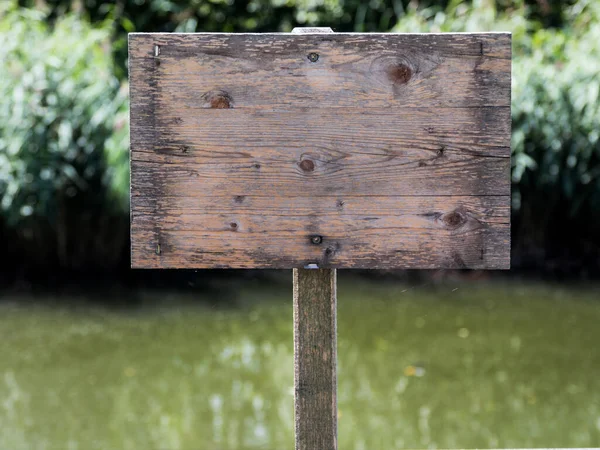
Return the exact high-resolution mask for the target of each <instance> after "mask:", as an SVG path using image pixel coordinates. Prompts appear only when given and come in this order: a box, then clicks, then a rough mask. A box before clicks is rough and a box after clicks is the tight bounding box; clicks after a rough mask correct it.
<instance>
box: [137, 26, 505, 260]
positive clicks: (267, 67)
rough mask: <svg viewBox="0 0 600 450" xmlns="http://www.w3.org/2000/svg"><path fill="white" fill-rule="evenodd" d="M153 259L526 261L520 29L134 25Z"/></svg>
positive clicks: (146, 229) (146, 224)
mask: <svg viewBox="0 0 600 450" xmlns="http://www.w3.org/2000/svg"><path fill="white" fill-rule="evenodd" d="M129 57H130V59H129V70H130V83H131V84H130V91H131V239H132V266H133V267H137V268H293V267H305V266H307V265H308V264H316V265H317V266H318V267H330V268H404V269H415V268H478V269H505V268H508V267H509V265H510V83H511V38H510V34H505V33H484V34H344V33H334V34H329V35H327V34H303V35H295V34H221V33H218V34H214V33H206V34H204V33H200V34H153V33H150V34H143V33H142V34H137V33H136V34H130V36H129Z"/></svg>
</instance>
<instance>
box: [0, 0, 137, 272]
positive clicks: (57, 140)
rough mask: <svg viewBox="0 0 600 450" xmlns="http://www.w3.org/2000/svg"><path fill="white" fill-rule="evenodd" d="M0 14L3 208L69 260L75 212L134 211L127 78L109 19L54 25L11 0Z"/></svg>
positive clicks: (14, 223)
mask: <svg viewBox="0 0 600 450" xmlns="http://www.w3.org/2000/svg"><path fill="white" fill-rule="evenodd" d="M0 14H1V16H0V80H2V82H1V83H0V99H1V100H0V213H1V215H2V216H3V217H4V221H5V222H6V223H7V224H8V225H9V226H11V227H13V228H17V229H18V230H20V231H22V232H23V233H25V234H23V238H27V236H29V237H31V239H33V236H39V237H38V238H37V239H35V240H36V241H37V243H36V246H37V245H39V246H42V247H46V248H48V247H50V248H54V249H55V250H54V251H55V253H56V252H58V251H59V250H60V249H59V248H58V247H61V248H62V250H60V252H61V253H62V254H63V257H62V258H61V261H62V262H64V263H65V264H67V265H68V264H69V261H70V260H71V259H72V258H71V257H70V256H69V255H71V254H72V253H73V251H74V250H73V248H74V247H81V245H85V244H83V242H84V241H85V240H86V238H84V235H85V233H86V230H84V229H81V230H79V231H77V222H78V220H77V219H76V217H75V216H80V217H83V216H85V217H88V218H89V217H92V216H94V217H95V221H99V220H100V216H125V215H126V213H127V209H128V200H127V198H128V194H127V192H128V183H129V175H128V152H127V139H128V125H127V114H128V112H127V111H128V99H127V86H126V85H121V83H120V82H119V80H118V79H117V77H116V76H115V74H114V70H113V68H114V67H113V60H112V54H111V51H110V48H111V47H110V39H109V36H110V32H109V30H108V29H107V28H106V27H100V28H94V27H92V26H90V24H89V23H87V22H85V21H82V20H78V19H77V18H76V17H75V16H66V17H64V18H62V19H61V20H58V21H57V22H56V23H55V24H54V25H52V26H49V25H48V24H47V22H46V15H45V14H43V13H41V12H38V11H35V10H30V9H19V8H16V7H14V4H12V5H11V4H10V3H8V4H4V5H3V6H0ZM71 222H72V223H73V225H72V227H74V228H72V227H70V226H69V225H68V224H69V223H71ZM81 224H82V222H81V221H79V225H81ZM88 228H89V227H88ZM92 228H93V227H92ZM42 230H43V231H42ZM94 231H96V232H97V231H98V230H94ZM97 234H98V235H100V233H97ZM90 238H91V237H90ZM31 239H30V240H31ZM25 240H27V239H25ZM120 240H121V241H123V239H122V238H120ZM75 241H77V242H75ZM125 241H126V236H125ZM98 245H99V246H102V245H103V244H98ZM105 246H108V245H105ZM88 250H89V251H91V249H87V250H86V249H85V248H84V249H82V250H81V251H82V252H85V251H88ZM32 251H35V248H33V249H32ZM51 260H52V259H51ZM111 260H115V257H113V258H112V259H111Z"/></svg>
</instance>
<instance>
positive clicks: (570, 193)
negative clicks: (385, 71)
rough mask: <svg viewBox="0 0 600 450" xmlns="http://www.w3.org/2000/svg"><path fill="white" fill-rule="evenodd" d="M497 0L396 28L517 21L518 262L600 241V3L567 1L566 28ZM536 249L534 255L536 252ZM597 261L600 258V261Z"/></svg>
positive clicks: (422, 14)
mask: <svg viewBox="0 0 600 450" xmlns="http://www.w3.org/2000/svg"><path fill="white" fill-rule="evenodd" d="M527 16H528V12H527V6H526V5H525V4H524V3H518V2H515V3H513V9H512V10H504V11H503V12H499V11H498V10H497V8H496V3H495V2H494V1H492V0H474V1H473V3H472V4H470V5H469V4H465V3H461V2H452V3H451V4H450V5H449V6H448V8H446V9H445V10H441V9H439V8H428V9H419V10H417V9H412V10H410V11H408V14H407V15H406V16H405V17H404V18H403V19H402V20H401V21H400V22H399V23H398V24H397V25H396V27H395V30H396V31H404V32H429V31H431V32H447V31H469V32H475V31H511V32H512V33H513V79H512V130H513V135H512V166H513V167H512V181H513V216H514V217H513V219H514V220H513V248H514V249H515V250H516V251H515V252H514V254H515V255H516V256H517V261H516V262H517V265H519V264H520V263H521V262H522V263H525V261H526V260H527V259H530V260H531V261H530V262H531V263H533V264H538V263H541V262H543V261H544V262H547V261H548V259H549V258H551V257H552V256H554V257H556V259H557V260H560V258H563V259H564V258H565V257H566V256H565V255H566V254H567V253H572V254H576V255H575V258H580V257H582V255H583V254H585V253H587V254H590V255H591V256H592V259H593V258H594V257H593V255H594V254H595V255H598V254H599V252H598V246H599V245H600V229H599V228H598V226H597V223H598V221H599V220H600V139H599V137H600V95H599V92H600V76H599V75H598V74H600V3H599V2H597V1H595V0H579V1H578V2H577V3H575V4H573V5H572V6H570V7H568V8H565V11H564V16H565V20H566V24H565V27H564V28H563V29H545V28H543V27H542V26H541V24H539V23H536V22H532V21H528V20H526V17H527ZM534 253H535V257H531V258H529V256H533V254H534ZM595 258H596V259H595V260H593V261H591V262H592V263H593V264H595V265H596V266H598V265H599V264H600V261H598V260H597V257H595Z"/></svg>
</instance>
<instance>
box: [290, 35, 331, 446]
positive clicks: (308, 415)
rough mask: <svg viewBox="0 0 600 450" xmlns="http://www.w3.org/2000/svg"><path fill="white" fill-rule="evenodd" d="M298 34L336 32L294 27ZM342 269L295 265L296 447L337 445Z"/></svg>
mask: <svg viewBox="0 0 600 450" xmlns="http://www.w3.org/2000/svg"><path fill="white" fill-rule="evenodd" d="M292 33H295V34H306V33H333V30H332V29H331V28H326V27H325V28H294V30H293V31H292ZM336 290H337V273H336V269H310V268H306V269H294V415H295V436H296V450H312V449H327V450H336V449H337V373H336V368H337V326H336V316H337V311H336V309H337V294H336Z"/></svg>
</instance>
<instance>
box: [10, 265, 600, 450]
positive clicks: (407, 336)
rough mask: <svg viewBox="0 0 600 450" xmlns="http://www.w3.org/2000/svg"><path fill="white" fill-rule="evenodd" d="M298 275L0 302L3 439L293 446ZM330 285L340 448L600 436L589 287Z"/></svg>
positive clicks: (594, 308) (579, 442)
mask: <svg viewBox="0 0 600 450" xmlns="http://www.w3.org/2000/svg"><path fill="white" fill-rule="evenodd" d="M222 283H225V282H222ZM290 284H291V276H290V280H289V283H287V282H286V283H270V284H265V283H262V284H260V283H256V282H247V283H242V284H237V285H236V286H235V287H227V286H221V287H218V286H217V288H216V290H214V291H213V292H212V293H205V294H202V293H199V294H198V295H197V297H198V298H197V299H196V300H199V301H194V302H192V301H191V300H190V298H189V296H186V297H183V296H175V295H170V296H168V295H162V296H161V299H160V301H157V296H156V295H146V296H142V297H144V299H145V300H144V301H142V302H141V303H140V304H138V306H134V307H129V308H126V309H124V308H115V307H108V306H102V305H101V304H97V303H96V304H93V303H92V304H90V303H89V302H82V301H78V300H79V299H76V298H74V299H71V301H69V302H65V301H64V299H61V301H56V302H54V301H53V300H52V299H43V301H41V302H40V301H37V300H35V301H34V300H31V299H23V298H4V299H3V301H2V302H0V333H1V337H2V339H1V340H0V449H10V450H18V449H61V450H62V449H65V450H67V449H110V450H113V449H135V450H138V449H165V450H167V449H168V450H176V449H190V450H191V449H194V450H203V449H207V450H208V449H210V450H218V449H225V450H234V449H259V448H260V449H274V450H275V449H292V448H293V354H292V305H291V286H290ZM338 284H339V292H338V298H339V305H338V334H339V338H338V339H339V342H338V344H339V345H338V359H339V362H338V384H339V391H338V403H339V447H340V449H344V450H346V449H356V450H359V449H374V450H379V449H385V450H388V449H396V448H415V447H417V448H435V447H446V448H448V447H449V448H457V447H462V448H465V447H466V448H475V447H479V448H490V447H540V446H543V447H569V446H577V447H593V446H600V345H599V344H600V290H599V289H598V286H588V287H583V288H573V287H566V286H565V287H561V286H551V287H544V286H541V285H527V284H523V283H511V284H508V285H507V284H503V283H494V284H489V283H481V282H461V283H449V282H447V283H444V284H443V285H437V286H418V285H405V284H398V283H394V282H389V281H385V282H375V281H357V280H355V279H353V278H352V277H351V276H340V278H339V280H338ZM221 290H222V291H223V292H227V293H228V294H227V295H222V294H220V293H219V292H221ZM215 297H219V299H217V300H222V301H215ZM220 297H226V298H225V299H221V298H220Z"/></svg>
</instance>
